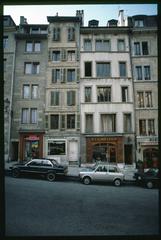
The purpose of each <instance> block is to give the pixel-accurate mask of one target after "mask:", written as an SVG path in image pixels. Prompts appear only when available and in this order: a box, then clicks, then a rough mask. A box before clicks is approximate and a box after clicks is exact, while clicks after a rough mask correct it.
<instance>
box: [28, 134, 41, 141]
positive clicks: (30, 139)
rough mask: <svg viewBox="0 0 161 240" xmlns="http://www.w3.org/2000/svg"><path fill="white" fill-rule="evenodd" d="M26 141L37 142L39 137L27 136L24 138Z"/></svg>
mask: <svg viewBox="0 0 161 240" xmlns="http://www.w3.org/2000/svg"><path fill="white" fill-rule="evenodd" d="M25 139H26V140H28V141H37V140H39V137H38V136H36V135H29V136H28V137H27V138H25Z"/></svg>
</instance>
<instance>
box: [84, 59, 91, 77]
mask: <svg viewBox="0 0 161 240" xmlns="http://www.w3.org/2000/svg"><path fill="white" fill-rule="evenodd" d="M85 77H92V62H85Z"/></svg>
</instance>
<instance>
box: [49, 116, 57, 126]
mask: <svg viewBox="0 0 161 240" xmlns="http://www.w3.org/2000/svg"><path fill="white" fill-rule="evenodd" d="M50 128H51V129H58V128H59V115H50Z"/></svg>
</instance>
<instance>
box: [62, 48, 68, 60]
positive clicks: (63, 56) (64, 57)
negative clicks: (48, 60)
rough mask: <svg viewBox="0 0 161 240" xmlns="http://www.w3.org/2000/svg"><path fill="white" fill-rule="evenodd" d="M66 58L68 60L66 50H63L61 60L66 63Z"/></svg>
mask: <svg viewBox="0 0 161 240" xmlns="http://www.w3.org/2000/svg"><path fill="white" fill-rule="evenodd" d="M66 58H67V54H66V50H65V49H62V51H61V60H62V61H66Z"/></svg>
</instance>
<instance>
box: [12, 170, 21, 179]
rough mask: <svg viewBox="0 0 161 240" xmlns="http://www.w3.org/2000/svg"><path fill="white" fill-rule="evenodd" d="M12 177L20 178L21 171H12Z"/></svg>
mask: <svg viewBox="0 0 161 240" xmlns="http://www.w3.org/2000/svg"><path fill="white" fill-rule="evenodd" d="M12 176H13V177H15V178H16V177H19V176H20V171H19V170H18V169H13V170H12Z"/></svg>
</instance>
